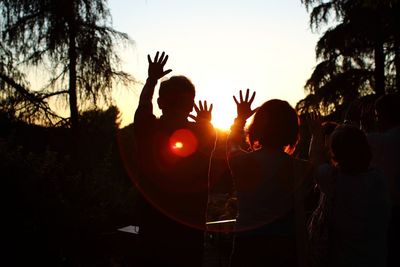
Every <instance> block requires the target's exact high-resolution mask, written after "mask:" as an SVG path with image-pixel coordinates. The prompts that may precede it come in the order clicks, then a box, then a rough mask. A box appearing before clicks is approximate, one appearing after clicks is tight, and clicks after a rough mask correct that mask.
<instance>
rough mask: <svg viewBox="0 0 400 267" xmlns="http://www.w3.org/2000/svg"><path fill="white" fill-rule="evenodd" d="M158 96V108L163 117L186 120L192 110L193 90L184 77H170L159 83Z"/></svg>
mask: <svg viewBox="0 0 400 267" xmlns="http://www.w3.org/2000/svg"><path fill="white" fill-rule="evenodd" d="M158 95H159V97H158V106H159V107H160V109H161V110H162V112H163V115H167V114H169V115H172V114H173V116H177V115H178V116H180V117H184V118H186V117H187V116H188V114H189V113H190V112H191V111H192V109H193V105H194V97H195V88H194V85H193V84H192V82H191V81H190V80H189V79H188V78H186V77H185V76H172V77H171V78H169V79H168V80H166V81H163V82H161V85H160V90H159V92H158Z"/></svg>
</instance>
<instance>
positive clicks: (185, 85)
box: [158, 75, 196, 99]
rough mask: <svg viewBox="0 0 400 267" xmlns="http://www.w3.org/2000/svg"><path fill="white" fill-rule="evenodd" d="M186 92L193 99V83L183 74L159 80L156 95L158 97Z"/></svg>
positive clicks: (194, 92)
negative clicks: (158, 88)
mask: <svg viewBox="0 0 400 267" xmlns="http://www.w3.org/2000/svg"><path fill="white" fill-rule="evenodd" d="M184 94H187V95H189V96H191V97H192V98H193V99H194V97H195V94H196V91H195V88H194V85H193V83H192V82H191V81H190V80H189V79H188V78H187V77H185V76H182V75H181V76H172V77H171V78H169V79H168V80H165V81H163V82H161V84H160V90H159V92H158V95H159V97H160V98H165V97H169V96H173V97H175V96H177V95H184Z"/></svg>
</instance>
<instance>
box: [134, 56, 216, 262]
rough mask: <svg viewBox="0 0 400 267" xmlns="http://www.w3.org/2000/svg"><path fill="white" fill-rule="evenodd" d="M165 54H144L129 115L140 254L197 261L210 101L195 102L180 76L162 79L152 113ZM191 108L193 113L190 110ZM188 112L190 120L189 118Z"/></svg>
mask: <svg viewBox="0 0 400 267" xmlns="http://www.w3.org/2000/svg"><path fill="white" fill-rule="evenodd" d="M167 60H168V56H167V55H165V53H164V52H163V53H162V54H161V55H160V54H159V52H157V53H156V55H155V57H154V60H152V59H151V58H150V56H148V62H149V69H148V78H147V81H146V84H145V85H144V87H143V90H142V92H141V95H140V100H139V106H138V108H137V110H136V113H135V118H134V133H135V139H136V155H137V156H136V157H137V161H138V162H137V165H138V175H137V177H135V178H136V179H135V184H136V186H137V187H138V188H139V190H140V192H141V193H142V195H143V198H142V200H143V201H142V208H141V213H140V219H141V224H140V230H139V239H140V242H139V244H140V246H141V248H140V254H141V259H142V261H143V264H145V265H146V266H201V262H202V256H203V236H204V231H203V230H204V227H205V218H206V217H205V213H206V206H207V197H208V195H207V193H208V189H207V177H208V164H209V157H210V154H211V152H212V149H213V147H214V143H215V131H214V129H213V127H212V125H211V123H210V120H211V111H212V105H210V107H208V105H207V102H206V101H204V102H201V101H200V102H199V105H198V106H197V105H195V104H194V98H195V87H194V85H193V84H192V83H191V81H190V80H189V79H188V78H186V77H184V76H173V77H171V78H169V79H167V80H164V81H163V82H161V85H160V89H159V97H158V99H157V103H158V106H159V108H160V109H161V111H162V116H161V117H160V118H156V116H155V115H154V114H153V110H152V98H153V94H154V90H155V86H156V84H157V81H158V80H159V79H160V78H162V77H163V76H165V75H166V74H168V73H170V72H171V70H164V66H165V64H166V62H167ZM193 107H194V109H195V111H196V112H197V116H193V115H189V113H190V112H191V111H192V109H193ZM188 117H191V118H192V119H194V120H195V122H190V121H188Z"/></svg>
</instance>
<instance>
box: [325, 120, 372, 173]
mask: <svg viewBox="0 0 400 267" xmlns="http://www.w3.org/2000/svg"><path fill="white" fill-rule="evenodd" d="M329 143H330V144H329V146H330V149H331V153H332V159H333V160H334V161H336V162H337V163H338V165H339V168H340V170H341V171H343V172H344V173H348V174H357V173H360V172H364V171H366V170H368V167H369V164H370V161H371V157H372V155H371V149H370V147H369V144H368V140H367V136H366V135H365V133H364V132H363V131H362V130H360V129H358V128H357V127H355V126H352V125H340V126H338V127H337V128H336V129H335V130H334V131H333V133H332V134H331V137H330V142H329Z"/></svg>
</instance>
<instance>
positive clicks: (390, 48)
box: [297, 0, 400, 114]
mask: <svg viewBox="0 0 400 267" xmlns="http://www.w3.org/2000/svg"><path fill="white" fill-rule="evenodd" d="M301 2H302V3H303V4H304V5H305V7H306V8H307V10H309V11H310V26H311V28H312V29H313V30H320V29H322V28H326V30H325V31H324V33H323V35H322V36H321V38H320V39H319V41H318V43H317V45H316V57H317V59H318V61H319V63H318V64H317V66H316V67H315V69H314V72H313V73H312V75H311V77H310V78H309V79H308V81H307V82H306V84H305V90H306V91H307V92H308V93H309V95H308V96H307V97H306V98H305V99H303V100H301V101H300V102H299V103H298V105H297V108H298V109H299V110H300V111H301V112H307V111H309V110H311V109H318V110H320V111H322V112H323V113H325V114H329V113H331V112H334V111H336V110H338V109H341V106H342V108H343V107H345V106H348V105H349V104H350V103H351V102H352V101H354V100H355V99H357V98H360V97H363V96H366V95H370V94H376V95H377V96H379V95H382V94H385V93H388V92H393V91H398V88H399V82H400V78H399V77H400V64H399V60H400V53H399V51H400V46H399V45H400V42H399V40H400V38H399V36H400V31H399V28H398V27H396V25H398V22H399V18H398V17H399V16H398V14H399V11H400V1H398V0H378V1H370V0H331V1H319V0H302V1H301ZM332 24H333V26H332Z"/></svg>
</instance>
